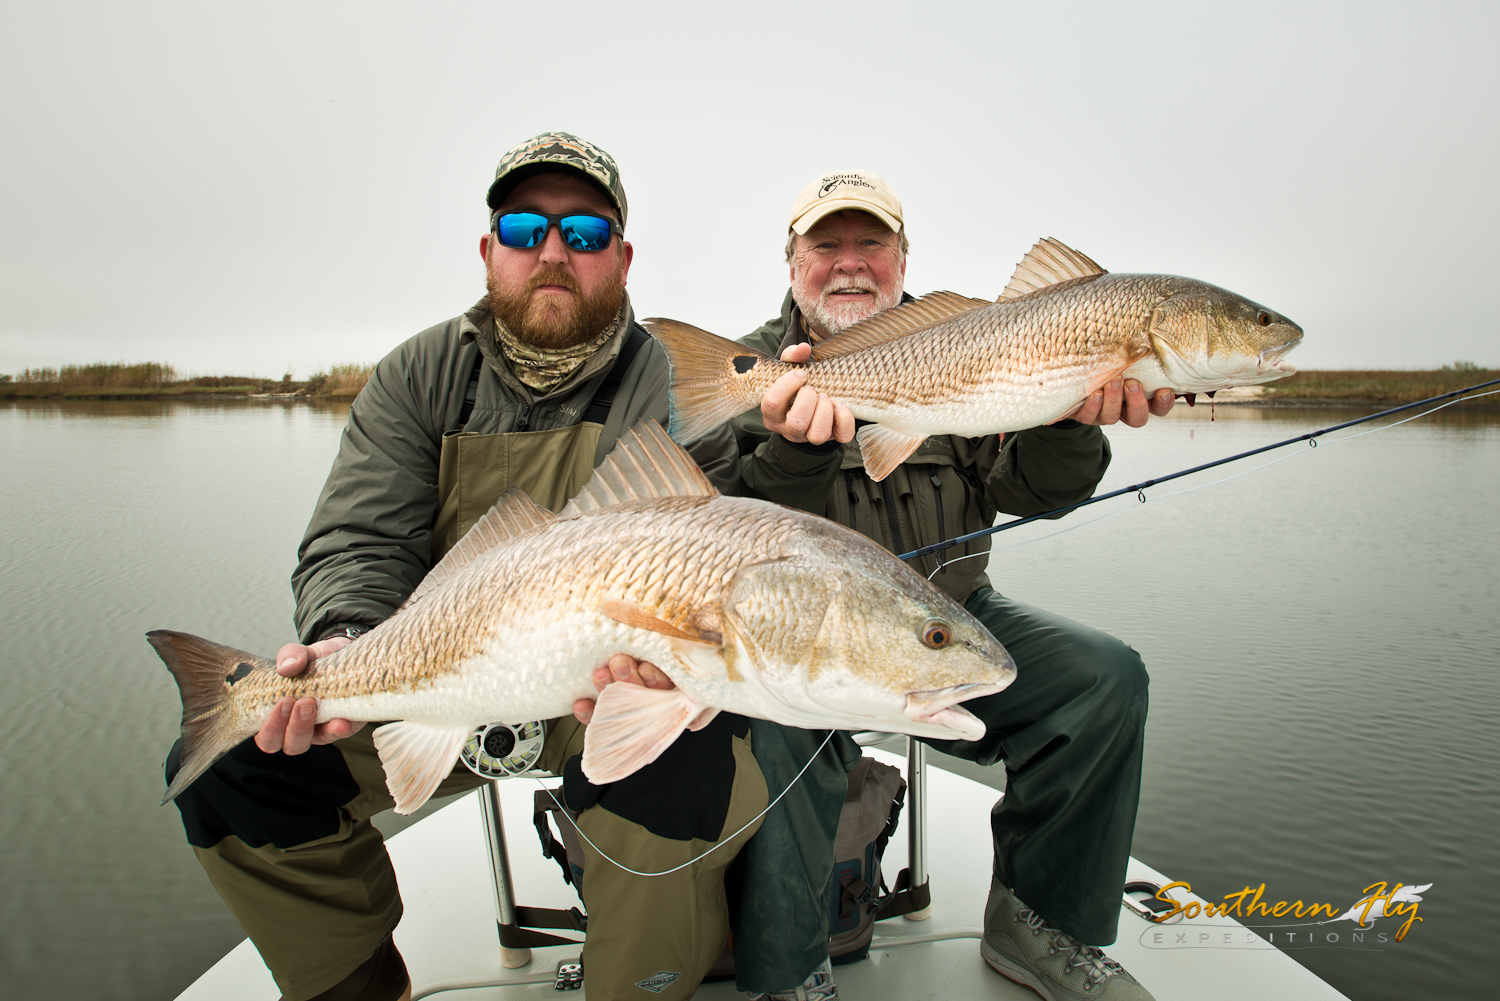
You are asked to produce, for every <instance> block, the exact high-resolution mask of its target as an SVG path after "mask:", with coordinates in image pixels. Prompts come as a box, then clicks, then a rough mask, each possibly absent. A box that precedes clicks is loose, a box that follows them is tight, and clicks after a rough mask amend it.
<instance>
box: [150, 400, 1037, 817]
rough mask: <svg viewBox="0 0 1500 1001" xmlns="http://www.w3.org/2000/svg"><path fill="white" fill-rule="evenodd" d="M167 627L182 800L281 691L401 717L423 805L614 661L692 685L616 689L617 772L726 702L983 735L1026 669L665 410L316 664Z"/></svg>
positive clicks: (488, 522) (405, 800)
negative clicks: (637, 663)
mask: <svg viewBox="0 0 1500 1001" xmlns="http://www.w3.org/2000/svg"><path fill="white" fill-rule="evenodd" d="M617 457H618V458H617ZM642 469H645V470H646V471H645V472H644V473H643V472H642ZM596 483H597V490H595V489H594V486H595V484H596ZM625 494H631V497H630V499H627V500H625V502H623V503H618V504H605V503H602V502H600V498H601V497H603V498H616V497H621V496H623V495H625ZM642 494H644V495H645V496H641V495H642ZM475 539H483V540H486V541H485V543H484V545H470V544H468V543H470V542H471V541H472V540H475ZM792 597H794V600H789V598H792ZM934 628H936V629H938V630H939V633H940V634H941V635H942V636H943V637H944V638H943V641H942V643H940V644H936V645H934V644H933V643H930V642H929V641H928V640H929V639H930V636H931V633H932V630H933V629H934ZM148 638H149V639H150V640H151V643H152V645H153V646H155V647H156V649H157V651H158V652H159V653H160V654H161V656H162V659H163V660H164V661H165V662H166V663H167V665H168V667H169V668H170V669H171V670H172V672H173V675H174V677H176V679H177V682H178V686H179V688H180V690H181V693H182V700H183V747H184V757H183V766H182V770H181V771H180V772H179V773H178V776H177V778H175V779H174V780H173V783H172V785H171V787H169V789H168V795H169V796H175V795H176V794H177V793H178V792H180V791H181V789H182V788H185V786H186V785H187V784H188V783H190V782H192V781H193V780H194V779H195V778H196V777H197V776H198V775H199V774H201V773H202V771H203V770H204V769H205V768H207V767H208V766H209V765H211V764H212V762H213V761H214V760H216V758H217V757H218V756H220V755H221V754H222V753H224V752H225V751H226V750H228V749H229V748H231V747H233V746H235V745H236V744H238V743H239V742H240V741H242V740H244V739H245V738H246V737H247V736H249V735H250V734H252V733H254V732H255V731H256V730H257V729H258V728H259V726H260V724H261V722H262V721H263V720H264V719H265V717H266V715H267V713H268V712H269V711H270V710H271V708H272V707H273V706H274V705H275V704H276V703H277V702H278V701H279V700H281V699H282V698H284V697H286V696H288V695H293V696H296V697H302V696H312V697H314V698H316V699H317V700H318V714H317V719H318V721H319V722H323V721H326V720H328V719H332V718H345V719H350V720H380V721H384V720H394V721H396V722H392V723H387V724H386V725H384V726H381V727H380V728H379V729H377V730H376V731H375V745H376V749H377V751H379V753H380V756H381V762H382V764H383V765H384V767H385V770H386V776H387V782H388V785H389V786H390V788H391V793H392V796H393V797H394V798H395V801H396V805H397V809H398V810H399V811H401V812H403V813H405V812H410V811H411V810H413V809H416V808H417V807H418V806H420V805H421V803H422V802H423V801H424V800H425V799H426V798H427V796H429V795H430V794H431V791H432V789H434V788H436V786H437V783H438V782H440V781H441V780H442V778H443V777H444V776H446V775H447V773H448V771H450V770H451V769H452V767H453V765H454V763H455V761H456V759H457V757H458V753H459V750H460V749H461V747H462V745H463V742H464V740H466V739H467V738H468V736H469V734H470V733H471V732H472V731H473V729H474V728H475V727H476V726H479V725H482V724H486V723H491V722H495V721H505V722H512V723H519V722H525V721H527V720H533V719H548V718H552V717H557V716H561V715H564V714H566V713H569V712H570V711H571V708H572V705H573V703H574V701H575V700H577V699H580V698H590V697H593V696H594V695H595V689H594V685H593V681H592V675H593V671H594V670H595V668H597V667H598V666H599V665H601V664H603V663H604V662H605V661H607V660H608V659H609V658H610V656H612V655H613V654H616V653H626V654H629V655H631V656H632V657H635V658H636V659H638V660H643V661H649V662H651V663H653V664H655V665H657V667H659V668H660V669H661V670H662V671H663V672H664V673H666V674H667V676H668V677H670V678H671V679H672V680H673V681H674V682H675V683H676V685H677V688H676V689H673V690H670V691H652V690H648V689H644V688H641V687H640V686H637V685H629V684H613V685H609V686H608V687H607V688H606V689H605V690H604V692H603V693H601V694H599V696H598V700H597V706H596V709H595V714H594V717H593V722H592V723H591V724H590V726H589V729H588V733H587V736H586V738H585V743H584V755H583V768H584V772H585V774H586V775H588V776H589V777H590V779H591V780H593V781H595V782H599V783H604V782H611V781H617V780H618V779H619V778H622V777H624V776H625V775H628V774H630V773H631V772H633V771H634V770H636V769H638V768H639V767H641V766H642V765H644V764H646V763H648V762H649V761H651V760H653V759H654V758H655V756H656V755H658V754H660V753H661V751H662V750H663V749H665V747H666V746H667V745H668V744H670V743H671V741H672V740H674V739H675V738H676V736H677V735H678V734H679V733H680V732H681V731H682V729H683V727H685V726H687V725H688V724H689V723H694V722H696V721H702V722H706V721H707V719H709V718H711V717H712V715H713V713H715V712H718V711H720V710H723V711H729V712H735V713H741V714H745V715H752V716H759V717H762V718H765V719H771V720H774V721H776V722H780V723H784V724H787V725H792V726H812V727H818V728H839V729H850V728H859V729H884V730H894V731H899V732H908V733H914V734H917V735H918V736H933V737H941V738H946V739H977V738H978V737H980V736H982V735H983V724H981V723H979V722H978V720H976V719H975V718H974V717H973V716H972V715H971V714H969V713H967V712H965V711H964V710H962V709H961V708H959V707H958V703H960V702H962V701H964V700H966V699H969V698H976V697H979V696H981V695H986V694H990V693H993V692H996V691H999V690H1000V689H1002V688H1003V687H1004V686H1005V685H1006V684H1008V683H1009V682H1010V681H1011V680H1012V679H1013V678H1014V677H1015V666H1014V664H1013V662H1012V661H1011V660H1010V657H1009V655H1008V654H1006V653H1005V651H1004V649H1003V648H1002V647H1001V646H1000V645H999V644H998V643H996V642H995V640H994V638H993V637H991V636H990V635H989V634H988V633H987V632H986V631H985V630H984V628H983V627H982V626H980V625H979V623H978V622H976V621H974V620H973V619H972V617H971V616H969V615H968V613H967V612H965V611H964V610H963V609H962V608H960V607H959V606H958V605H957V604H956V603H954V602H953V601H952V599H950V598H948V597H947V596H946V595H944V594H942V593H941V592H940V591H938V590H937V589H936V588H934V587H933V586H932V585H931V584H929V583H928V582H927V581H925V580H923V579H922V578H921V577H920V576H918V575H917V574H915V573H914V572H913V571H912V570H911V569H910V568H909V567H907V566H906V565H905V564H903V563H902V562H901V561H899V560H897V559H896V558H895V557H893V556H892V555H891V554H890V553H888V552H886V551H885V550H883V549H881V548H880V547H879V546H878V545H876V544H875V543H874V542H872V541H871V540H869V539H866V538H865V537H864V536H861V535H859V534H857V533H855V532H852V531H850V530H848V529H846V528H843V527H842V526H838V525H835V524H833V523H831V522H828V521H826V520H824V519H821V518H817V517H815V516H813V515H810V514H807V513H805V512H801V511H795V510H792V509H790V508H784V507H780V506H778V505H775V504H771V503H768V502H766V501H761V500H755V499H751V498H744V497H723V496H719V495H718V494H717V492H715V491H714V490H713V487H712V486H710V485H709V483H708V481H707V479H706V478H704V477H703V474H702V472H701V471H699V470H698V469H697V467H696V466H694V465H692V463H691V460H690V459H689V458H688V457H687V455H686V453H685V452H683V451H682V450H681V449H680V448H679V447H678V446H676V445H674V444H673V443H672V441H671V439H670V438H668V437H667V435H666V433H665V432H663V431H662V430H661V429H660V428H659V427H657V426H656V425H655V424H654V423H650V422H648V423H647V424H646V425H645V426H644V427H643V428H637V429H635V430H633V431H631V432H630V433H629V434H627V435H626V436H625V437H622V438H621V444H620V445H619V446H618V448H617V452H616V453H614V454H612V455H611V457H610V458H609V459H607V460H606V462H605V464H604V465H603V466H601V467H600V469H599V470H597V471H596V473H595V478H594V480H591V481H590V485H588V486H585V488H584V491H583V493H582V494H580V497H579V498H574V500H573V501H572V502H570V504H569V506H568V508H565V509H564V511H563V513H562V515H561V516H558V515H553V514H551V513H550V512H547V511H545V510H543V509H542V508H540V507H537V506H536V505H535V504H533V503H532V502H531V501H530V499H529V498H527V497H526V495H525V494H524V493H521V492H520V491H516V490H512V491H510V492H508V493H507V494H506V495H505V496H504V497H502V498H501V499H500V501H498V502H497V503H496V505H495V507H494V508H493V509H491V511H490V512H488V513H487V514H486V515H485V516H484V517H483V518H481V519H480V521H479V522H478V523H477V524H476V525H475V526H474V528H473V529H471V530H470V532H469V533H468V534H466V535H465V537H464V539H463V540H461V541H460V544H459V545H458V546H455V547H454V549H453V550H452V551H451V552H450V553H449V554H448V556H447V557H445V558H444V560H443V561H442V562H441V563H439V565H438V566H436V567H434V568H433V570H432V571H431V573H429V574H428V578H427V580H424V581H423V583H422V585H421V586H420V587H419V588H418V589H417V590H416V591H414V592H413V594H412V596H411V598H410V599H409V600H408V601H407V603H406V604H404V605H403V606H402V607H401V609H400V610H399V611H397V612H396V614H395V615H393V616H392V617H391V618H389V619H387V620H386V621H385V622H383V623H381V624H380V625H379V626H377V627H375V629H373V630H372V631H370V632H369V633H367V634H366V635H364V636H362V637H360V638H359V639H358V640H356V641H355V642H353V643H350V644H348V645H347V646H345V647H343V648H342V649H340V650H338V651H337V652H335V653H333V654H330V655H327V656H324V657H320V658H318V660H317V661H316V663H315V664H314V665H313V666H312V667H311V668H309V669H308V670H307V671H306V672H305V673H304V674H302V675H300V676H298V677H294V678H283V677H281V676H280V675H278V674H277V673H276V671H275V668H274V665H273V664H272V663H271V662H270V661H269V660H266V659H264V658H257V657H254V656H253V655H250V654H246V653H242V652H240V651H237V650H232V649H229V648H227V647H222V646H219V645H218V644H213V643H210V642H208V641H207V640H201V639H199V638H197V637H193V636H188V635H187V634H183V633H171V632H167V631H163V630H158V631H154V632H152V633H149V634H148ZM976 728H977V729H976Z"/></svg>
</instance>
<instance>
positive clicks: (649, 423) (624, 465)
mask: <svg viewBox="0 0 1500 1001" xmlns="http://www.w3.org/2000/svg"><path fill="white" fill-rule="evenodd" d="M718 495H719V492H718V491H717V490H715V489H714V485H713V484H712V483H710V482H708V477H707V476H704V475H703V470H701V469H699V468H698V464H697V463H696V462H694V461H693V457H692V456H690V455H688V454H687V452H685V451H683V449H682V446H681V445H679V444H677V443H676V442H675V441H673V440H672V439H671V438H669V437H667V433H666V432H665V431H663V430H662V429H661V425H660V424H658V423H656V421H654V420H652V419H651V418H649V417H648V418H646V419H645V420H643V421H641V422H639V423H638V424H636V426H635V427H633V428H631V429H630V430H629V431H626V432H625V433H624V434H623V435H621V436H620V441H619V443H618V444H616V445H615V449H614V451H613V452H610V453H609V458H607V459H605V460H604V461H603V462H602V463H600V464H599V468H598V469H595V470H594V476H593V478H592V479H590V480H589V481H588V483H586V484H585V485H584V488H583V489H582V490H580V491H579V492H578V495H577V496H576V497H574V498H573V499H572V500H570V501H568V506H567V507H565V508H563V509H562V514H561V517H563V518H570V517H572V516H573V515H575V514H584V513H586V512H588V511H597V510H598V509H599V508H601V507H612V506H614V505H616V504H624V503H626V502H627V501H636V500H648V499H650V498H653V497H717V496H718Z"/></svg>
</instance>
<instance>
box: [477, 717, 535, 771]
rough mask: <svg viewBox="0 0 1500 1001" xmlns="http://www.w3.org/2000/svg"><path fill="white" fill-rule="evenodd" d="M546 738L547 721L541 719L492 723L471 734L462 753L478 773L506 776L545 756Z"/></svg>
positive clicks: (527, 766) (522, 769) (528, 768)
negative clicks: (528, 721)
mask: <svg viewBox="0 0 1500 1001" xmlns="http://www.w3.org/2000/svg"><path fill="white" fill-rule="evenodd" d="M546 740H547V725H546V723H545V722H544V721H542V720H532V721H531V722H530V723H491V724H489V725H488V726H481V727H479V728H478V729H476V730H475V731H474V732H473V733H471V734H469V739H468V740H466V741H464V749H463V751H462V752H460V754H459V757H460V758H462V759H463V763H464V764H466V765H468V766H469V770H470V771H471V772H473V773H474V774H475V775H482V776H484V777H485V778H487V779H503V778H505V777H506V776H508V775H520V774H521V773H523V772H528V771H530V770H531V768H532V766H533V765H535V764H536V761H537V759H538V758H540V757H541V756H542V745H543V744H544V743H546Z"/></svg>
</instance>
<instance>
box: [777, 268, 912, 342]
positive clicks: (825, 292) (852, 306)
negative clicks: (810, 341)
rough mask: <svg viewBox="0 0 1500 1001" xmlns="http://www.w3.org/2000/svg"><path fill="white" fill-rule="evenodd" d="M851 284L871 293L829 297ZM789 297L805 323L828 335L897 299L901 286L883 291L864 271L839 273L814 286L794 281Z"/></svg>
mask: <svg viewBox="0 0 1500 1001" xmlns="http://www.w3.org/2000/svg"><path fill="white" fill-rule="evenodd" d="M851 288H857V289H862V290H864V291H867V292H873V293H874V296H873V297H872V298H868V299H860V300H857V301H854V302H841V301H839V300H838V299H834V298H832V296H833V293H835V292H839V291H842V290H845V289H851ZM792 298H793V300H794V301H795V302H796V303H797V308H799V309H800V310H802V316H803V317H804V318H805V319H806V320H807V321H808V323H809V324H811V325H812V326H814V327H816V328H818V329H819V330H825V331H827V332H828V333H829V334H830V335H832V334H837V333H839V332H840V331H842V330H847V329H848V328H849V327H852V326H854V325H855V324H856V323H858V322H859V321H861V320H867V319H869V318H870V317H872V316H874V315H875V314H876V313H879V312H883V311H884V310H887V309H890V308H891V307H892V306H894V305H896V304H897V303H899V302H900V301H901V288H900V286H899V285H898V286H896V287H894V288H892V289H891V290H890V291H889V292H888V293H885V292H882V291H881V290H880V288H879V286H877V285H876V284H875V283H874V282H873V281H871V280H870V279H869V278H866V277H865V276H864V275H839V276H835V277H833V278H830V279H829V280H828V284H827V285H826V286H824V287H823V288H821V289H816V290H814V289H810V288H807V287H806V286H805V285H804V283H803V282H801V281H798V282H796V283H794V284H793V285H792Z"/></svg>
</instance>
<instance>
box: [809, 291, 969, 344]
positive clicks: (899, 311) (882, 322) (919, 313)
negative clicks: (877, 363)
mask: <svg viewBox="0 0 1500 1001" xmlns="http://www.w3.org/2000/svg"><path fill="white" fill-rule="evenodd" d="M989 305H992V303H989V302H986V301H985V300H983V299H970V298H969V297H968V296H966V295H959V294H958V293H957V292H930V293H928V294H927V295H924V296H923V297H922V298H920V299H917V300H916V301H914V302H904V303H902V304H901V305H899V306H893V307H892V308H890V309H888V310H886V311H885V312H883V313H876V314H875V315H874V316H872V317H870V318H869V319H868V320H861V321H860V322H858V323H856V324H855V325H854V326H852V327H850V328H849V329H848V330H844V331H840V332H839V333H837V334H834V335H833V336H832V337H829V338H827V339H825V340H824V341H823V342H822V343H821V344H819V345H817V346H816V347H814V348H813V351H812V360H813V361H824V360H826V359H828V358H837V357H839V356H840V355H847V354H853V353H854V352H855V351H862V350H864V349H865V348H868V347H873V346H875V345H876V344H884V343H886V342H887V341H894V340H896V339H898V338H901V337H905V336H906V335H908V334H914V333H916V332H917V331H919V330H925V329H927V328H928V327H931V326H933V325H935V324H938V323H942V322H943V321H944V320H948V319H952V318H953V317H955V316H958V315H959V314H961V313H967V312H969V311H970V310H971V309H978V308H979V307H981V306H989Z"/></svg>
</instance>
